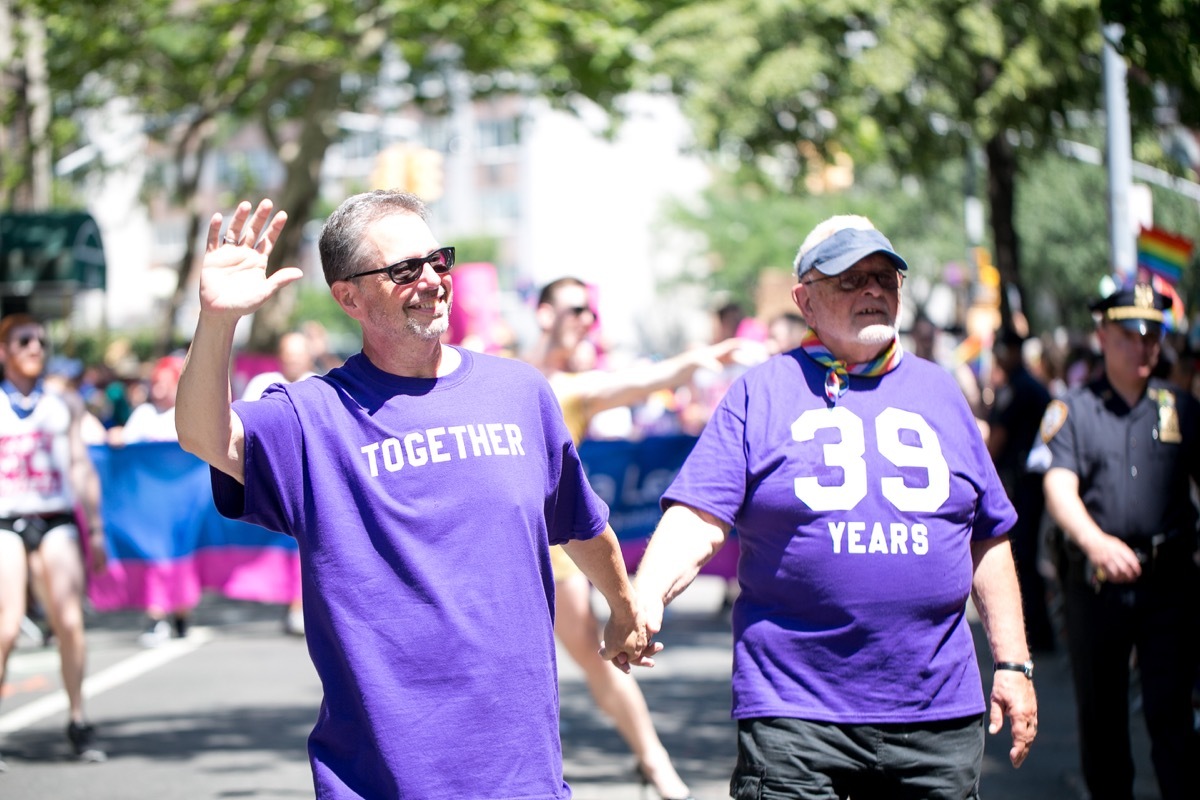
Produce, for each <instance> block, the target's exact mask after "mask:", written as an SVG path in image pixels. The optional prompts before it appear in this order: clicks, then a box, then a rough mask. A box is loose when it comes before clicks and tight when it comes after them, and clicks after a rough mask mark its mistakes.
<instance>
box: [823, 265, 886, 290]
mask: <svg viewBox="0 0 1200 800" xmlns="http://www.w3.org/2000/svg"><path fill="white" fill-rule="evenodd" d="M872 278H874V279H875V282H876V283H878V284H879V288H880V289H882V290H883V291H885V292H894V291H896V290H897V289H899V288H900V287H901V286H902V285H904V273H903V272H901V271H900V270H898V269H889V270H887V271H886V272H850V271H847V272H843V273H842V274H840V275H826V276H825V277H823V278H813V279H812V280H811V281H805V283H806V284H807V283H820V282H821V281H834V280H835V281H837V287H838V288H839V289H841V290H842V291H843V292H857V291H859V290H861V289H864V288H866V285H867V283H868V282H870V280H871V279H872Z"/></svg>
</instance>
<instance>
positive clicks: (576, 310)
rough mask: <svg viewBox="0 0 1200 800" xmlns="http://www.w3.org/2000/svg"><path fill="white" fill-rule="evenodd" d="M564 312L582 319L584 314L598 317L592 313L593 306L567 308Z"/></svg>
mask: <svg viewBox="0 0 1200 800" xmlns="http://www.w3.org/2000/svg"><path fill="white" fill-rule="evenodd" d="M563 311H566V312H567V313H568V314H571V315H572V316H575V317H582V316H583V315H584V314H591V315H592V316H595V315H596V312H595V311H592V309H591V306H567V307H566V308H564V309H563Z"/></svg>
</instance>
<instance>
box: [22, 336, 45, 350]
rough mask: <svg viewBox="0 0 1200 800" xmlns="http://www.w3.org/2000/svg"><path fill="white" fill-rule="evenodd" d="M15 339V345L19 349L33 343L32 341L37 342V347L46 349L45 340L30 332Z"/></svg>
mask: <svg viewBox="0 0 1200 800" xmlns="http://www.w3.org/2000/svg"><path fill="white" fill-rule="evenodd" d="M15 341H16V345H17V347H18V348H19V349H21V350H24V349H25V348H26V347H29V345H31V344H33V343H34V342H37V343H38V347H40V348H41V349H43V350H45V349H46V340H45V339H44V338H43V337H41V336H34V335H33V334H32V333H26V334H24V335H22V336H18V337H17V338H16V340H15Z"/></svg>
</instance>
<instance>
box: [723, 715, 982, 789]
mask: <svg viewBox="0 0 1200 800" xmlns="http://www.w3.org/2000/svg"><path fill="white" fill-rule="evenodd" d="M982 769H983V715H976V716H970V717H964V718H962V719H953V720H944V721H941V722H923V723H915V724H911V725H900V724H880V725H839V724H836V723H828V722H809V721H806V720H800V719H784V718H780V717H776V718H760V719H743V720H738V763H737V767H736V768H735V770H734V773H733V778H732V780H731V781H730V787H729V794H730V797H733V798H735V800H784V798H806V800H840V799H841V798H846V797H851V798H853V800H935V799H936V800H978V797H979V775H980V772H981V771H982Z"/></svg>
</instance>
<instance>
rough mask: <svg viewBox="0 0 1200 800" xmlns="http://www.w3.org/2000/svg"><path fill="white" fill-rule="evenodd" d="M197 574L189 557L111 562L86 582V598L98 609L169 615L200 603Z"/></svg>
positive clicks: (198, 575)
mask: <svg viewBox="0 0 1200 800" xmlns="http://www.w3.org/2000/svg"><path fill="white" fill-rule="evenodd" d="M200 593H201V589H200V573H199V571H198V570H197V569H196V564H195V562H194V560H193V559H192V558H191V557H187V558H181V559H178V560H175V561H168V562H164V563H158V562H153V561H110V562H109V564H108V569H107V570H106V571H105V572H104V573H103V574H100V575H94V576H92V578H91V579H90V581H89V583H88V599H89V600H91V601H92V605H93V606H95V607H96V610H97V611H117V610H120V609H126V608H133V609H150V608H153V609H156V610H158V611H162V612H163V613H166V614H170V613H173V612H175V611H187V610H189V609H192V608H195V607H196V604H197V603H199V602H200Z"/></svg>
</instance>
